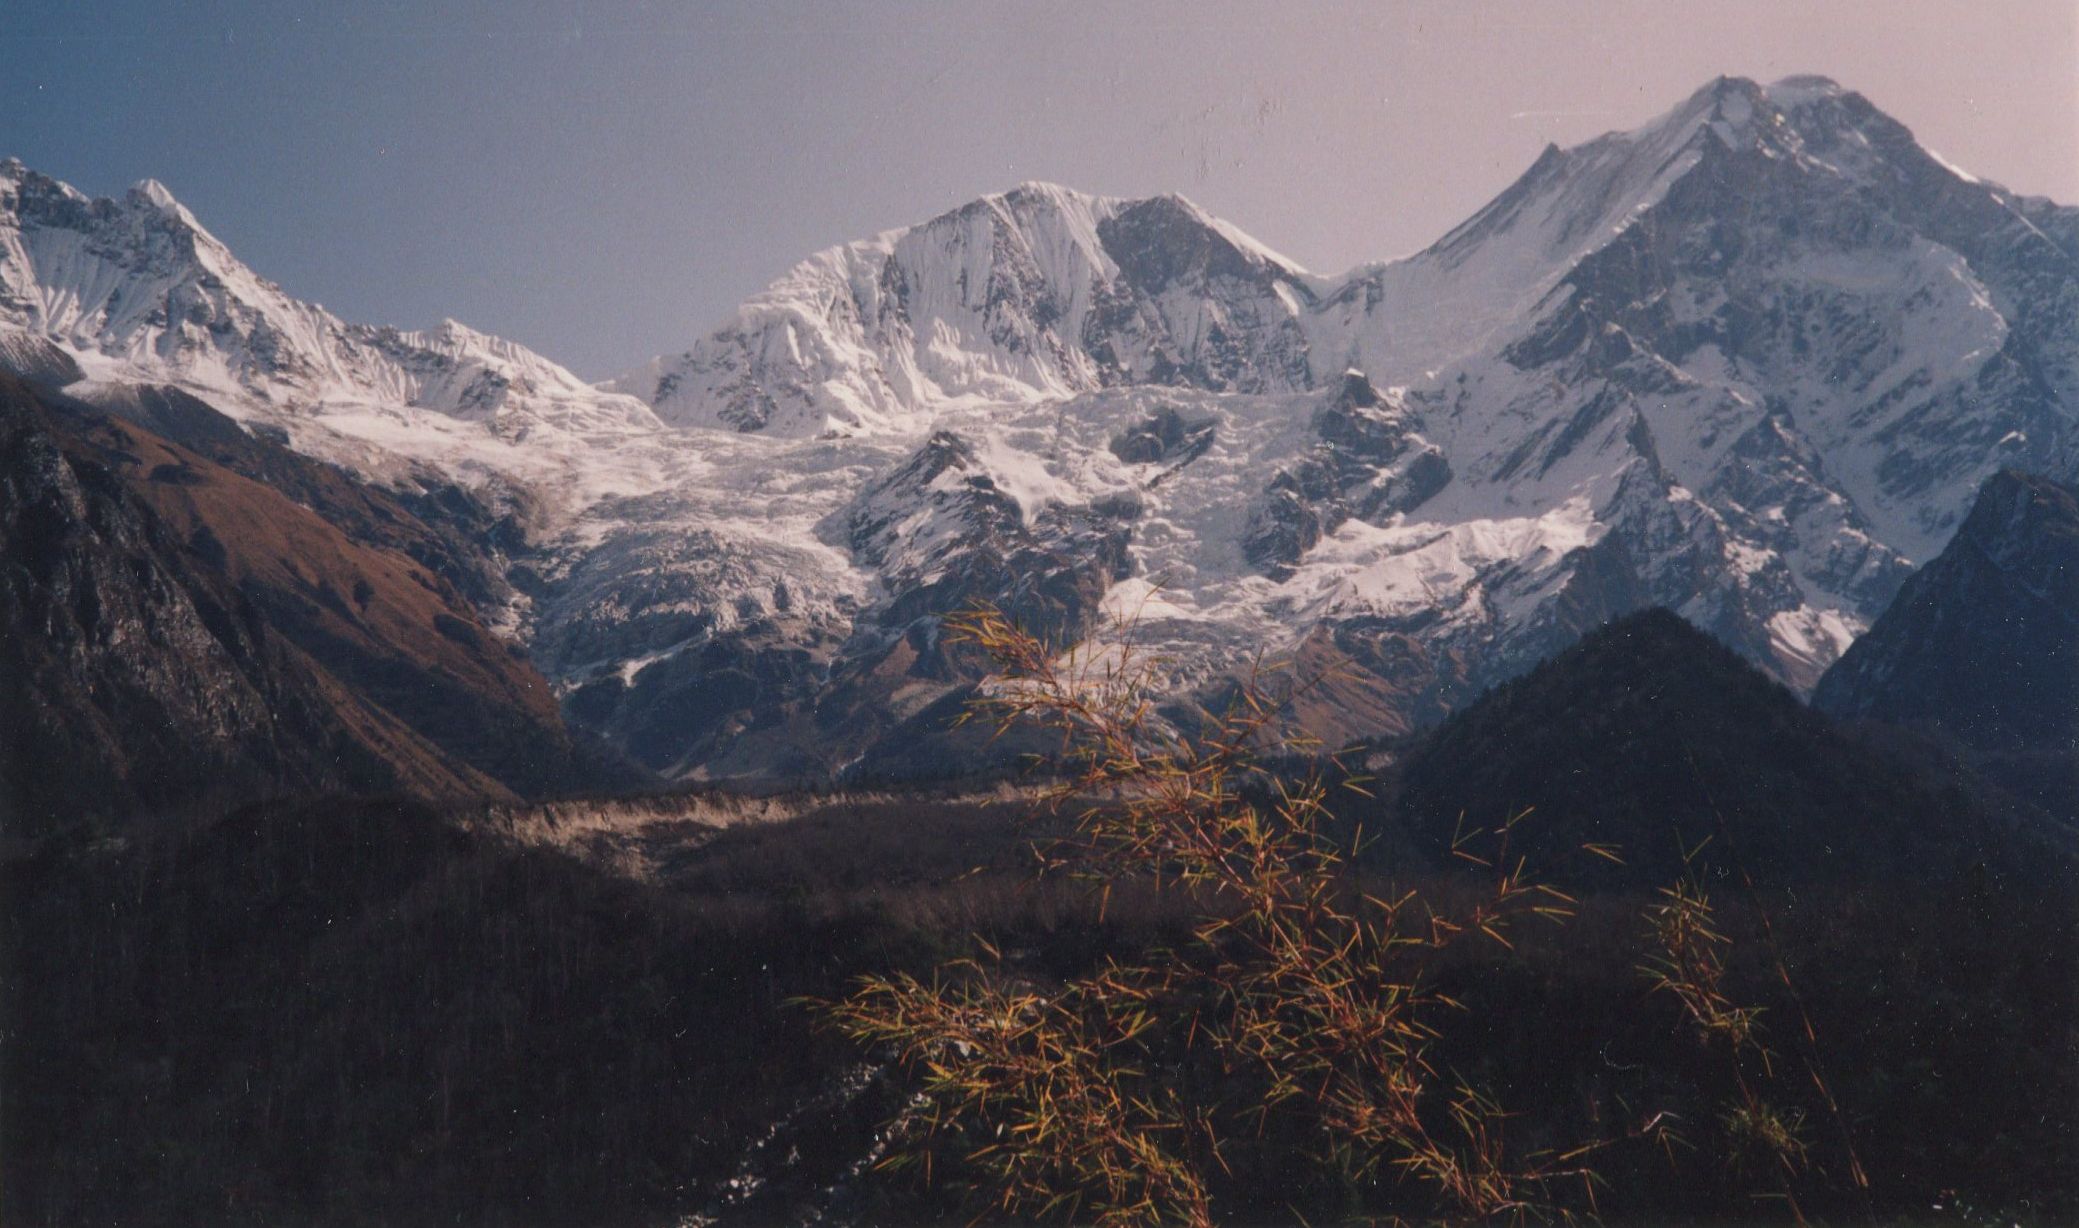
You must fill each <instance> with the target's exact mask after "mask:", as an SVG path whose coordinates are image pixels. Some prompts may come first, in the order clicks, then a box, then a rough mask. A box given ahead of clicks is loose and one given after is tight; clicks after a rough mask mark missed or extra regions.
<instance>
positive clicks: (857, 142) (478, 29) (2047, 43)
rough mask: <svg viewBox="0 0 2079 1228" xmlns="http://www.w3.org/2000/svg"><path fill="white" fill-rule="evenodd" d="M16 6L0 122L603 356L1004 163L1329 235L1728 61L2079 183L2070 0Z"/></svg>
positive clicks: (1303, 241) (1403, 241)
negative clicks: (1808, 82)
mask: <svg viewBox="0 0 2079 1228" xmlns="http://www.w3.org/2000/svg"><path fill="white" fill-rule="evenodd" d="M6 7H7V9H8V20H7V21H6V22H5V23H4V25H0V156H4V155H6V154H15V155H18V156H20V157H22V158H23V159H24V160H26V161H28V162H29V163H30V165H32V166H35V167H37V168H39V169H42V170H45V171H47V172H49V173H51V174H54V175H57V176H58V177H60V178H64V179H67V180H70V181H71V182H73V183H75V184H76V185H77V186H79V187H81V188H82V189H84V190H86V191H89V192H93V193H96V194H108V193H112V192H117V191H120V190H121V189H122V188H123V187H125V186H127V185H128V184H129V183H130V182H131V181H133V180H135V179H139V178H142V177H145V176H152V177H156V178H158V179H162V180H164V181H165V182H166V183H167V184H168V185H169V186H171V187H172V188H173V190H174V192H175V193H176V194H177V195H179V196H180V197H181V198H182V199H183V200H185V201H186V202H187V203H188V204H189V205H190V206H191V207H192V208H193V209H194V210H195V211H196V213H197V214H199V215H200V216H201V218H202V220H203V221H204V223H205V224H207V225H208V226H210V228H211V229H213V230H214V231H216V233H217V234H218V235H219V236H220V237H222V238H223V239H224V240H225V241H226V242H228V243H229V244H230V245H231V246H232V248H233V249H234V250H235V251H237V252H238V253H239V254H240V255H242V256H243V257H244V258H245V259H246V260H247V261H248V262H249V263H251V264H252V265H253V266H254V267H255V268H257V269H258V270H259V271H260V272H261V273H263V274H265V275H267V276H270V277H272V278H274V279H276V280H278V281H280V282H281V283H282V284H283V285H284V287H285V288H287V289H288V290H289V291H290V292H291V293H293V294H296V295H298V296H300V297H304V298H310V299H316V300H319V301H321V302H323V303H325V304H326V305H327V306H328V307H331V308H332V309H333V310H335V311H338V312H340V313H341V314H343V315H345V316H347V317H348V318H351V319H358V320H367V321H371V322H388V323H396V324H400V325H404V326H407V327H417V326H424V325H428V324H431V323H433V322H434V321H436V320H437V319H439V318H440V317H441V316H442V315H452V316H455V317H457V318H459V319H462V320H464V321H466V322H468V323H470V324H472V325H475V326H476V327H479V328H483V329H487V330H489V331H492V332H497V333H502V334H505V335H508V336H512V337H514V338H516V339H518V340H520V341H523V342H525V343H526V344H528V345H531V346H533V347H535V348H537V349H540V350H542V351H543V352H544V353H547V354H548V355H550V356H551V357H554V358H557V359H559V360H561V361H563V362H565V363H567V364H569V365H570V366H572V367H573V368H575V369H576V370H578V371H579V372H580V373H581V374H584V375H586V376H589V377H594V378H598V377H604V376H606V375H610V374H614V373H616V372H618V371H620V370H622V369H624V368H627V367H630V366H633V365H634V364H636V363H638V362H640V361H642V360H643V359H645V358H647V357H648V356H649V355H650V354H652V353H654V352H658V351H664V350H675V349H679V348H683V347H684V346H686V345H687V344H689V343H690V342H691V341H692V340H693V339H694V338H695V337H696V336H698V335H699V334H700V333H702V332H705V331H706V330H707V329H708V328H709V327H711V326H712V325H714V324H715V323H717V322H719V321H720V319H721V318H722V316H723V315H724V314H725V313H726V312H727V310H728V309H729V307H730V306H731V305H733V304H734V303H735V302H737V301H739V300H740V299H742V298H743V297H745V296H746V295H748V294H750V293H752V292H754V291H756V290H757V289H758V288H759V287H760V286H762V285H763V284H764V283H765V282H767V281H769V280H770V279H771V278H773V277H774V276H776V275H777V274H779V273H780V272H782V271H784V270H785V269H786V267H787V266H788V265H790V264H792V263H793V262H794V261H795V260H797V259H798V258H800V257H802V256H804V255H807V254H808V253H809V252H811V251H813V250H815V249H817V248H819V247H824V246H828V245H830V244H832V243H836V242H840V241H843V240H846V239H850V238H858V237H863V236H865V235H868V234H871V233H873V232H875V231H878V230H882V229H886V228H888V227H891V226H898V225H904V224H907V223H910V222H914V221H920V220H922V219H924V218H926V217H929V216H931V215H933V214H935V213H938V212H940V211H942V210H944V209H947V208H950V207H952V206H954V205H957V204H959V203H961V202H963V201H966V200H969V199H971V198H973V197H975V196H978V195H980V194H982V193H984V192H988V191H994V190H1000V189H1002V188H1005V187H1008V186H1010V185H1012V184H1014V183H1016V182H1018V181H1020V180H1023V179H1049V180H1054V181H1058V182H1061V183H1066V184H1069V185H1071V186H1074V187H1079V188H1083V189H1086V190H1089V191H1095V192H1103V193H1110V194H1117V195H1146V194H1152V193H1156V192H1163V191H1178V192H1182V193H1184V194H1185V195H1187V196H1190V197H1192V198H1193V199H1194V200H1196V201H1198V202H1199V203H1200V204H1202V205H1204V206H1205V207H1207V208H1208V209H1211V210H1212V211H1213V212H1215V213H1217V214H1220V215H1221V216H1223V217H1225V218H1227V219H1229V220H1230V221H1232V222H1234V223H1235V224H1237V225H1239V226H1241V227H1242V228H1243V229H1245V230H1247V231H1249V232H1250V233H1252V234H1254V235H1256V236H1257V237H1258V238H1260V239H1261V240H1263V241H1264V242H1265V243H1268V244H1269V245H1270V246H1272V247H1274V248H1277V249H1278V250H1280V251H1283V252H1285V253H1286V254H1288V255H1290V256H1292V257H1294V258H1295V259H1298V260H1299V261H1301V262H1302V263H1304V264H1307V265H1308V266H1310V267H1312V268H1314V269H1315V270H1317V271H1319V272H1324V273H1333V272H1339V271H1341V270H1342V269H1344V268H1347V267H1349V266H1351V265H1353V264H1357V263H1360V262H1362V261H1365V260H1372V259H1380V258H1385V257H1389V256H1395V255H1400V254H1404V253H1406V252H1408V251H1411V250H1414V249H1416V248H1419V247H1421V246H1422V245H1424V244H1426V243H1428V242H1429V241H1430V240H1432V239H1434V238H1435V237H1437V236H1438V235H1439V234H1441V233H1442V232H1443V231H1445V230H1446V229H1448V228H1449V227H1450V226H1451V225H1453V224H1454V223H1456V222H1458V221H1459V220H1461V219H1462V218H1464V217H1465V216H1466V215H1467V214H1469V213H1471V212H1472V211H1473V210H1474V209H1476V208H1477V207H1479V205H1480V204H1481V203H1483V202H1484V201H1485V200H1486V199H1487V198H1488V197H1490V196H1492V195H1493V194H1494V193H1495V192H1497V191H1499V190H1500V189H1501V188H1503V187H1504V186H1506V185H1507V183H1508V182H1509V181H1510V180H1511V179H1513V178H1514V177H1515V176H1516V175H1517V174H1519V173H1520V172H1521V171H1522V170H1523V168H1524V167H1526V166H1528V165H1529V163H1530V162H1531V161H1532V159H1534V158H1535V157H1536V156H1537V153H1538V150H1539V149H1540V148H1541V147H1542V146H1543V145H1544V144H1545V143H1546V142H1547V141H1557V142H1559V143H1561V144H1570V143H1573V142H1577V141H1581V140H1585V139H1587V138H1589V137H1592V136H1595V135H1596V134H1598V133H1600V132H1603V131H1607V130H1609V129H1611V128H1622V127H1629V126H1632V125H1635V124H1638V123H1640V122H1642V121H1644V120H1646V119H1648V118H1650V117H1652V116H1654V115H1656V114H1658V113H1660V112H1661V111H1664V110H1666V109H1668V108H1669V107H1671V106H1673V105H1674V104H1675V103H1676V102H1678V101H1679V100H1680V99H1682V98H1683V97H1685V96H1686V95H1688V94H1689V93H1690V92H1691V91H1693V90H1695V89H1696V88H1697V87H1698V86H1700V85H1701V84H1703V83H1704V82H1705V81H1706V80H1708V79H1710V78H1711V77H1714V76H1717V75H1719V74H1721V73H1726V74H1734V75H1740V76H1749V77H1754V78H1757V79H1760V80H1764V81H1766V80H1773V79H1775V78H1777V77H1781V76H1786V75H1789V74H1792V73H1800V72H1817V73H1824V74H1826V75H1828V76H1832V77H1834V78H1835V79H1837V80H1839V81H1840V82H1842V83H1843V84H1844V85H1846V86H1848V87H1849V88H1852V89H1856V90H1860V91H1861V92H1863V93H1864V94H1865V95H1867V96H1868V97H1869V98H1870V99H1871V100H1872V101H1873V102H1875V103H1876V104H1877V105H1878V106H1880V107H1882V108H1884V109H1885V110H1887V111H1889V112H1890V113H1891V114H1893V115H1895V116H1896V117H1898V118H1899V119H1900V120H1902V121H1904V122H1905V123H1906V124H1907V125H1908V126H1909V127H1911V128H1912V129H1913V130H1914V131H1915V133H1917V134H1918V135H1919V136H1920V137H1921V139H1922V140H1923V141H1924V142H1925V143H1927V144H1928V145H1930V146H1932V147H1933V148H1934V149H1936V150H1938V151H1939V152H1940V153H1941V154H1942V155H1943V156H1944V157H1946V158H1947V159H1948V160H1950V161H1951V162H1953V163H1956V164H1958V165H1960V166H1963V167H1964V168H1966V169H1968V170H1970V171H1972V172H1974V173H1976V174H1978V175H1980V176H1982V177H1985V178H1990V179H1995V180H1998V181H2000V182H2003V183H2006V184H2007V185H2008V186H2010V187H2013V188H2015V189H2016V190H2019V191H2024V192H2031V193H2041V194H2045V195H2050V196H2053V197H2056V198H2058V199H2060V200H2063V201H2065V202H2068V203H2075V202H2079V3H2075V2H2074V0H1972V2H1969V3H1962V2H1956V3H1952V2H1949V0H1882V2H1860V0H1857V2H1849V0H1826V2H1824V3H1821V2H1818V0H1802V2H1799V3H1787V2H1778V0H1716V2H1713V3H1684V2H1670V0H1657V2H1653V3H1644V2H1641V3H1628V2H1616V0H1598V2H1590V0H1571V2H1561V0H1550V2H1544V3H1529V2H1518V3H1506V4H1497V3H1465V2H1458V3H1436V4H1429V3H1311V4H1310V3H1294V2H1293V0H1284V2H1282V3H1275V4H1272V3H1261V4H1259V3H1240V2H1223V0H1148V2H1143V3H1134V4H1123V3H1094V2H1092V3H1067V2H1062V3H1052V4H1038V3H1023V4H1014V3H984V4H973V5H969V4H958V5H956V4H925V3H895V2H892V0H890V2H851V3H842V2H832V3H817V4H787V3H771V2H764V3H755V4H706V5H682V4H661V3H659V4H648V3H636V2H633V0H631V2H628V3H611V4H609V3H578V2H575V0H526V2H519V3H511V2H508V3H489V2H486V3H481V4H451V5H440V4H432V3H420V2H416V0H415V2H410V3H405V2H400V0H385V2H379V3H364V4H360V5H356V6H353V8H352V10H351V11H350V12H348V13H347V14H346V15H341V13H340V11H339V10H341V9H342V8H344V7H345V6H336V5H334V6H319V5H300V4H289V3H270V2H267V0H218V2H208V0H204V2H202V3H195V4H185V5H180V6H168V5H163V4H159V3H147V2H145V0H134V2H132V3H105V4H95V3H86V4H80V3H57V2H55V0H6Z"/></svg>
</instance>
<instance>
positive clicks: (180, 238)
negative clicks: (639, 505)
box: [0, 158, 657, 474]
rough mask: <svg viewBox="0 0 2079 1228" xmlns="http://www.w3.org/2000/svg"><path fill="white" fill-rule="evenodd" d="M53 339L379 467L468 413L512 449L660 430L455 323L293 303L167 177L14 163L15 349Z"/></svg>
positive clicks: (97, 371) (115, 368) (6, 319)
mask: <svg viewBox="0 0 2079 1228" xmlns="http://www.w3.org/2000/svg"><path fill="white" fill-rule="evenodd" d="M38 342H41V343H45V344H54V345H55V346H57V347H59V348H60V349H61V350H62V351H63V352H64V353H65V354H67V355H69V356H70V357H71V358H72V359H73V360H74V361H75V362H76V363H77V365H78V367H79V368H80V371H81V374H82V375H83V376H84V377H86V378H88V379H106V380H112V381H137V380H140V379H144V380H150V381H153V382H159V383H167V384H175V385H179V386H181V387H183V388H186V389H188V390H190V391H192V392H195V393H197V394H200V395H204V396H207V397H210V398H212V399H214V400H216V401H219V402H221V403H223V405H224V408H226V409H227V410H228V411H230V412H232V413H233V414H234V415H236V416H238V417H241V418H245V419H249V420H250V419H259V420H263V421H265V422H268V423H270V424H272V425H274V426H277V427H279V428H281V429H284V430H287V431H289V432H290V433H291V434H292V435H293V436H295V437H296V438H297V440H298V444H299V446H302V447H306V448H307V449H308V450H311V451H314V452H317V453H319V454H323V455H328V456H329V457H331V458H334V459H339V460H341V461H343V462H345V463H349V464H355V465H359V466H362V467H369V468H373V467H376V466H377V464H378V463H379V462H378V460H377V452H378V451H379V450H382V449H383V448H385V447H386V446H387V445H389V444H391V443H393V442H394V443H396V444H397V445H398V446H397V449H396V451H397V452H399V453H400V454H401V455H404V456H413V455H415V454H417V453H420V452H424V451H427V450H428V448H429V444H430V442H431V440H432V439H433V437H435V436H438V435H441V434H447V435H449V436H451V437H455V436H460V435H467V434H472V433H476V432H458V431H456V430H455V429H454V425H453V424H454V422H467V423H481V424H483V425H484V426H485V427H487V428H488V430H487V431H486V432H483V433H487V434H489V435H490V436H492V437H493V438H495V439H501V440H505V441H508V442H514V443H519V442H524V441H526V440H527V439H529V438H530V437H532V436H536V435H548V436H556V437H559V438H561V437H575V438H577V439H580V440H583V439H591V438H599V437H605V436H612V435H616V434H623V433H627V432H630V431H637V432H641V431H649V432H654V431H655V430H656V428H657V423H656V421H655V419H654V416H653V415H652V414H651V413H650V412H649V411H648V410H647V409H646V408H645V407H643V406H642V405H641V404H639V403H637V402H636V401H634V400H633V399H631V398H627V397H615V396H611V395H608V394H604V393H601V392H600V391H598V390H597V389H594V388H592V387H590V386H589V385H587V384H586V383H585V382H584V381H582V380H580V379H578V378H577V377H576V376H575V375H572V374H571V373H570V372H569V371H567V370H565V369H564V368H562V367H560V366H558V365H556V364H555V363H553V362H550V361H549V360H548V359H545V358H543V357H541V356H540V355H538V354H535V353H533V352H531V351H529V350H527V349H526V348H525V347H523V346H519V345H516V344H514V343H513V342H510V341H506V340H503V339H501V338H498V337H492V336H488V335H486V334H483V333H479V332H476V331H474V330H472V329H470V328H467V327H465V326H463V325H461V324H458V323H456V322H455V321H453V320H448V321H444V322H443V323H442V324H441V325H440V326H439V327H437V328H434V329H431V330H427V331H423V332H403V331H399V330H397V329H395V328H387V327H372V326H369V325H362V324H348V323H346V322H344V321H342V320H340V319H339V318H338V317H336V316H334V315H333V314H332V313H330V312H328V311H326V310H325V309H324V308H323V307H321V306H318V305H317V304H314V303H305V302H300V301H298V300H296V299H292V298H290V297H289V296H288V295H286V294H284V293H283V292H282V290H281V288H280V287H279V286H277V285H275V284H274V283H273V282H270V281H267V280H266V279H264V278H262V277H260V276H259V275H257V274H256V273H254V272H253V271H252V270H251V269H249V268H247V267H246V266H245V265H244V264H243V263H241V262H240V261H239V260H238V258H237V257H236V256H234V255H232V253H231V251H230V250H229V249H228V248H226V247H225V246H224V244H223V243H221V242H219V241H218V240H217V239H216V237H215V236H213V235H211V234H210V233H209V232H208V231H207V230H205V229H204V228H203V227H202V225H201V223H200V222H198V221H197V220H196V219H195V216H194V215H193V214H192V213H190V212H189V211H188V210H187V208H186V207H185V206H183V205H182V204H181V203H180V202H179V201H177V200H175V199H174V197H173V195H172V193H170V192H168V191H167V189H166V188H165V187H164V186H163V185H161V184H159V183H157V182H156V181H153V180H145V181H143V182H141V183H139V184H137V185H136V186H135V187H133V188H131V189H130V190H129V191H128V192H127V193H125V194H124V195H123V196H122V197H121V198H120V199H115V200H109V199H99V200H96V199H89V198H88V197H86V196H85V195H83V194H82V193H80V192H78V191H76V190H75V189H73V188H72V187H70V186H69V185H66V184H63V183H60V182H58V181H57V180H54V179H51V178H49V177H48V176H45V175H40V174H38V173H36V172H34V171H32V170H29V169H28V168H26V167H24V166H23V165H22V163H21V162H19V161H18V160H15V159H12V158H10V159H7V160H5V161H0V352H12V351H17V350H19V351H22V352H23V353H24V356H25V357H26V356H27V352H28V350H29V349H30V347H31V346H33V345H34V344H36V343H38ZM442 419H448V420H450V421H442ZM544 442H546V441H545V440H544ZM434 450H436V451H441V450H442V449H434ZM445 451H446V452H447V453H449V454H450V455H449V459H450V460H451V461H455V462H457V463H459V460H460V458H459V457H456V456H454V455H452V453H453V451H454V449H453V448H449V449H445ZM530 451H532V452H533V453H534V454H535V457H534V459H535V461H536V463H535V464H533V465H532V466H529V465H527V464H524V463H521V462H519V460H518V458H512V457H508V458H503V459H502V460H501V461H500V462H498V463H500V464H501V465H503V466H505V467H508V468H518V469H530V468H531V470H532V471H533V472H535V473H537V474H538V473H541V472H544V469H543V465H542V463H541V462H546V461H548V460H549V458H550V457H552V456H553V453H554V449H553V448H536V449H531V450H530Z"/></svg>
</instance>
